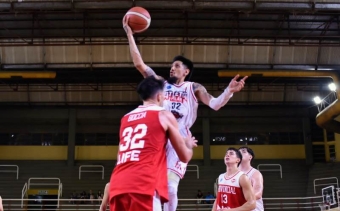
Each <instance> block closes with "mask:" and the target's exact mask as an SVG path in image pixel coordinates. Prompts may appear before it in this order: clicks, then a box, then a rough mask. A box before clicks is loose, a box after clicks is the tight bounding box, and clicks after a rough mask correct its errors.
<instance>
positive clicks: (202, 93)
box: [193, 75, 248, 111]
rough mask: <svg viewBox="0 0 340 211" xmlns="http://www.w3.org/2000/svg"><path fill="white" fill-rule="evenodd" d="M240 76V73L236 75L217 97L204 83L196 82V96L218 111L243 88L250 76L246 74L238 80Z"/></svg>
mask: <svg viewBox="0 0 340 211" xmlns="http://www.w3.org/2000/svg"><path fill="white" fill-rule="evenodd" d="M239 77H240V75H236V76H235V77H234V78H233V79H232V80H231V82H230V83H229V86H228V87H227V88H226V89H225V90H224V91H223V92H222V94H220V96H218V97H217V98H215V97H214V96H212V95H211V94H209V93H208V91H207V90H206V88H205V87H204V86H203V85H201V84H199V83H194V84H193V89H194V93H195V96H196V98H197V99H198V100H200V101H201V102H202V103H204V104H205V105H207V106H209V107H210V108H212V109H214V110H215V111H217V110H219V109H220V108H222V107H223V106H224V105H225V104H227V103H228V101H229V100H230V98H231V97H232V96H233V94H234V93H235V92H239V91H241V90H242V89H243V87H244V85H245V80H246V79H247V78H248V76H245V77H244V78H242V79H241V80H240V81H237V80H238V78H239Z"/></svg>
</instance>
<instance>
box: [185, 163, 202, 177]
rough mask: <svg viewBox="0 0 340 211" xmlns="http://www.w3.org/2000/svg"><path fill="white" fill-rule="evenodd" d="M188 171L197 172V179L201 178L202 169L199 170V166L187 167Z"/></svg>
mask: <svg viewBox="0 0 340 211" xmlns="http://www.w3.org/2000/svg"><path fill="white" fill-rule="evenodd" d="M188 167H195V169H192V170H191V169H190V170H188ZM186 171H195V172H197V179H199V178H200V169H199V167H198V165H187V170H186Z"/></svg>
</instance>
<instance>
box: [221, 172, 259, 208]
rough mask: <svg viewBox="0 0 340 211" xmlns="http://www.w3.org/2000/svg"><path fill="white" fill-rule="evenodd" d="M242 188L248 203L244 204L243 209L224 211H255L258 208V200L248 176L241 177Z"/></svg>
mask: <svg viewBox="0 0 340 211" xmlns="http://www.w3.org/2000/svg"><path fill="white" fill-rule="evenodd" d="M239 182H240V186H241V188H242V191H243V195H244V198H245V199H246V201H247V202H246V203H244V204H243V205H242V206H241V207H237V208H233V209H228V210H224V209H223V211H249V210H254V209H255V208H256V200H255V195H254V192H253V187H252V186H251V183H250V180H249V179H248V177H247V176H246V175H242V176H241V177H240V180H239Z"/></svg>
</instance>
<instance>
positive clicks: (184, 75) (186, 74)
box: [168, 56, 194, 83]
mask: <svg viewBox="0 0 340 211" xmlns="http://www.w3.org/2000/svg"><path fill="white" fill-rule="evenodd" d="M193 70H194V64H193V63H192V61H190V60H189V59H187V58H185V57H184V56H176V57H175V58H174V59H173V60H172V65H171V69H170V78H169V80H168V82H169V83H174V82H176V81H177V80H181V81H182V80H183V81H184V80H189V79H190V77H191V75H192V72H193Z"/></svg>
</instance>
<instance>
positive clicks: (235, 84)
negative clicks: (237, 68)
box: [228, 75, 248, 93]
mask: <svg viewBox="0 0 340 211" xmlns="http://www.w3.org/2000/svg"><path fill="white" fill-rule="evenodd" d="M239 77H240V75H236V76H235V77H234V78H233V79H232V80H231V81H230V83H229V86H228V89H229V92H231V93H234V92H239V91H241V90H242V89H243V87H244V84H245V81H246V79H247V78H248V76H245V77H244V78H242V79H241V80H240V81H237V79H238V78H239Z"/></svg>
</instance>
